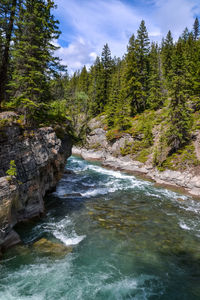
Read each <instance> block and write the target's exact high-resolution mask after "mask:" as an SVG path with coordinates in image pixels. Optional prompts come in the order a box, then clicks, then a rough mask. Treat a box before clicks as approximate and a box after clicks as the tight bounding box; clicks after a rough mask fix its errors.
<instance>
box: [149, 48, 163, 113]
mask: <svg viewBox="0 0 200 300" xmlns="http://www.w3.org/2000/svg"><path fill="white" fill-rule="evenodd" d="M149 62H150V77H149V96H148V105H149V107H150V108H151V109H154V110H155V109H158V108H160V107H161V106H162V104H163V100H164V95H163V86H162V78H161V66H160V53H159V49H158V45H157V44H155V43H152V45H151V51H150V57H149Z"/></svg>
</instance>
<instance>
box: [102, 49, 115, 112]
mask: <svg viewBox="0 0 200 300" xmlns="http://www.w3.org/2000/svg"><path fill="white" fill-rule="evenodd" d="M101 62H102V66H103V99H102V100H103V102H102V103H101V111H103V110H104V108H105V105H106V104H107V103H108V97H109V89H110V84H111V75H112V70H113V60H112V57H111V51H110V49H109V47H108V44H105V45H104V47H103V50H102V54H101Z"/></svg>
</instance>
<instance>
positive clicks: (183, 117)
mask: <svg viewBox="0 0 200 300" xmlns="http://www.w3.org/2000/svg"><path fill="white" fill-rule="evenodd" d="M199 36H200V28H199V21H198V19H197V18H196V20H195V22H194V25H193V29H192V31H189V30H188V29H187V28H186V29H185V30H184V32H183V34H182V35H181V36H180V37H179V39H178V41H176V42H174V41H173V37H172V34H171V32H170V31H169V32H168V34H167V36H166V37H165V38H164V39H163V40H162V43H161V45H158V44H157V43H155V42H153V43H150V40H149V37H148V32H147V28H146V26H145V22H144V21H142V22H141V24H140V27H139V29H138V31H137V35H136V36H135V35H134V34H133V35H132V36H131V37H130V39H129V43H128V46H127V52H126V54H125V55H124V56H123V58H122V59H120V58H116V57H115V58H112V56H111V51H110V49H109V46H108V44H106V45H105V46H104V47H103V51H102V54H101V57H97V58H96V61H95V63H94V64H93V65H92V66H91V68H90V70H89V71H87V69H86V67H85V66H84V67H83V69H82V70H81V71H77V72H75V73H74V75H73V76H72V77H71V78H70V79H68V80H66V79H65V83H64V85H63V86H64V97H65V99H66V100H67V103H68V107H70V108H71V113H72V115H73V113H75V114H77V113H81V112H82V113H83V114H85V115H87V116H88V119H90V118H92V117H95V116H97V115H99V114H101V113H105V114H106V120H107V126H108V129H111V128H117V129H118V130H127V129H128V128H129V127H130V126H131V118H132V117H134V116H136V115H137V114H141V113H143V112H144V111H145V110H153V111H156V110H159V109H161V108H163V107H167V108H168V118H169V124H168V129H169V130H168V142H169V144H170V145H171V147H172V148H173V149H174V151H176V150H177V149H179V148H180V147H182V146H183V145H184V144H185V143H187V142H188V141H189V140H190V139H191V133H190V131H191V127H192V113H193V112H195V111H198V110H199V109H200V39H199ZM62 82H64V81H62ZM61 91H62V92H61ZM55 92H56V93H57V97H58V98H60V99H62V98H63V89H62V88H61V82H60V83H59V81H57V83H56V84H55Z"/></svg>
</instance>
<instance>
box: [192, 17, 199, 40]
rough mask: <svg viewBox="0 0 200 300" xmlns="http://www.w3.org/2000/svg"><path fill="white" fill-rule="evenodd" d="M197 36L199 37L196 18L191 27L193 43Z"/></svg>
mask: <svg viewBox="0 0 200 300" xmlns="http://www.w3.org/2000/svg"><path fill="white" fill-rule="evenodd" d="M199 35H200V27H199V20H198V18H196V19H195V21H194V25H193V36H194V39H195V41H196V40H197V39H198V38H199Z"/></svg>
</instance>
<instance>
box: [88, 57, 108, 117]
mask: <svg viewBox="0 0 200 300" xmlns="http://www.w3.org/2000/svg"><path fill="white" fill-rule="evenodd" d="M91 78H92V79H91V81H90V87H89V97H90V115H91V116H93V117H95V116H97V115H98V114H99V113H101V112H102V111H103V110H104V100H105V98H104V97H105V91H104V88H105V85H104V83H105V82H104V69H103V65H102V63H101V61H100V58H99V57H98V56H97V58H96V60H95V63H94V66H93V68H92V69H91Z"/></svg>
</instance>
